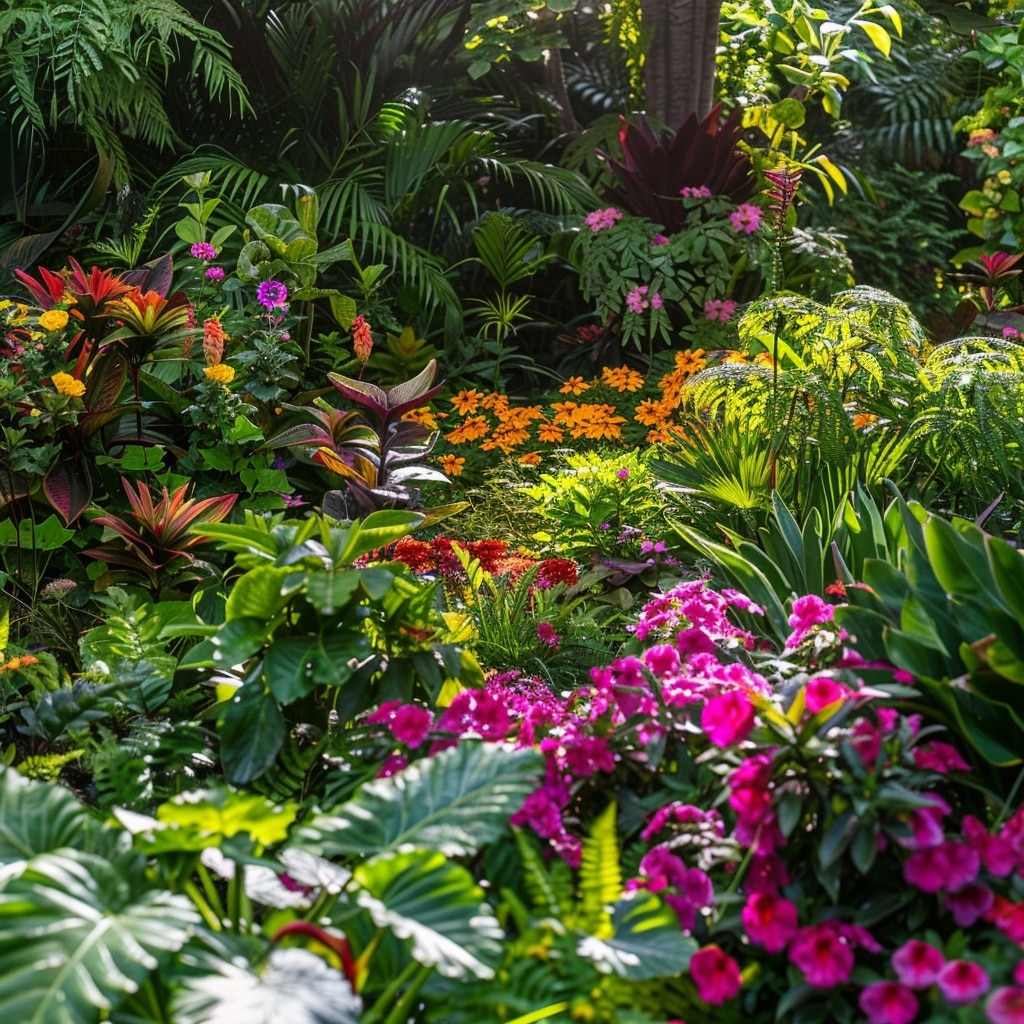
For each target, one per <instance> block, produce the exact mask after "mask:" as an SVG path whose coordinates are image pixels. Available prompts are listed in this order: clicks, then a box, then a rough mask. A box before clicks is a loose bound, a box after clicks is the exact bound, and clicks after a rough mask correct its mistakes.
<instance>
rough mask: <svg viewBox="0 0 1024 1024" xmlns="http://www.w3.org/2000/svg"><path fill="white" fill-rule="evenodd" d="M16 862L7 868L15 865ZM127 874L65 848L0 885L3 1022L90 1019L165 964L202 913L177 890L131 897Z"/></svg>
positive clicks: (83, 1023) (104, 1014)
mask: <svg viewBox="0 0 1024 1024" xmlns="http://www.w3.org/2000/svg"><path fill="white" fill-rule="evenodd" d="M12 867H14V866H12ZM124 876H125V872H124V870H123V868H122V866H120V865H115V864H113V863H111V862H110V861H108V860H105V859H104V858H102V857H97V856H94V855H92V854H87V853H80V852H78V851H76V850H70V849H67V848H65V849H62V850H59V851H55V852H52V853H43V854H40V855H38V856H36V857H33V858H32V859H31V860H29V861H28V862H27V863H25V864H24V865H22V866H21V871H20V873H18V874H16V875H14V876H13V877H10V876H8V877H7V879H6V881H5V883H4V884H3V887H2V889H0V1020H4V1021H12V1022H13V1021H18V1024H58V1022H59V1024H94V1022H96V1021H99V1020H100V1019H109V1016H108V1015H109V1013H110V1012H111V1011H112V1010H114V1009H116V1007H117V1006H118V1005H119V1004H120V1003H121V1002H122V1001H124V1000H125V999H127V998H128V997H129V996H131V995H133V994H134V993H135V992H136V991H137V990H138V988H139V986H140V985H141V984H142V983H143V981H145V979H146V977H147V975H149V974H150V973H151V972H153V971H157V970H160V969H161V968H162V967H164V966H165V965H166V963H167V961H168V960H169V959H170V957H171V955H172V954H173V953H174V952H176V951H177V950H179V949H180V948H181V947H182V946H183V945H184V944H185V943H186V942H187V941H188V939H189V936H190V934H191V931H192V929H193V928H194V927H195V926H196V925H198V924H199V923H200V918H199V915H198V913H197V912H196V910H195V908H194V907H193V906H192V904H191V902H190V901H189V900H188V899H187V898H186V897H184V896H176V895H173V894H171V893H168V892H155V891H151V892H147V893H145V894H144V895H142V896H141V897H134V896H133V894H132V892H131V888H130V885H129V882H128V881H127V880H126V878H125V877H124Z"/></svg>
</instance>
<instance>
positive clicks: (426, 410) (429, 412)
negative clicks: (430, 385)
mask: <svg viewBox="0 0 1024 1024" xmlns="http://www.w3.org/2000/svg"><path fill="white" fill-rule="evenodd" d="M402 419H403V420H408V421H409V422H411V423H419V424H420V426H422V427H426V428H427V430H437V416H436V415H435V414H434V410H433V409H431V408H430V406H429V405H421V406H420V407H419V408H418V409H410V410H409V411H408V412H407V413H406V414H405V415H404V416H403V417H402Z"/></svg>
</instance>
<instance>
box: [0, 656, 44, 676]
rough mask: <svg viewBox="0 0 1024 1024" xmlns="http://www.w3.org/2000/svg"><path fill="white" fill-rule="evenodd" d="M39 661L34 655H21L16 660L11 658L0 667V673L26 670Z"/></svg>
mask: <svg viewBox="0 0 1024 1024" xmlns="http://www.w3.org/2000/svg"><path fill="white" fill-rule="evenodd" d="M38 663H39V659H38V658H37V657H36V656H35V655H34V654H21V655H19V656H18V657H17V658H11V660H10V661H5V662H4V663H3V664H2V665H0V672H17V671H18V669H19V668H28V667H29V665H36V664H38Z"/></svg>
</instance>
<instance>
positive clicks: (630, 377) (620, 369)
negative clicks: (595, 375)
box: [601, 366, 644, 394]
mask: <svg viewBox="0 0 1024 1024" xmlns="http://www.w3.org/2000/svg"><path fill="white" fill-rule="evenodd" d="M601 383H602V384H607V385H608V386H609V387H611V388H615V390H616V391H618V392H619V393H620V394H621V393H622V392H623V391H629V392H633V391H639V390H640V389H641V388H642V387H643V386H644V375H643V374H642V373H641V372H640V371H639V370H634V369H631V368H630V367H628V366H616V367H611V366H606V367H605V368H604V369H603V370H602V371H601Z"/></svg>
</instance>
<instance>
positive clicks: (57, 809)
mask: <svg viewBox="0 0 1024 1024" xmlns="http://www.w3.org/2000/svg"><path fill="white" fill-rule="evenodd" d="M89 820H90V819H89V815H88V814H87V813H86V812H85V810H84V809H83V807H82V805H81V803H80V802H79V801H78V800H77V799H76V797H75V796H74V795H73V794H71V793H69V792H68V791H67V790H66V789H64V788H63V787H62V786H53V785H49V784H43V783H40V782H32V781H30V780H29V779H26V778H25V777H24V776H22V775H19V774H18V773H17V772H16V771H15V770H14V769H13V768H4V767H2V766H0V863H4V864H7V863H10V862H11V861H18V860H27V859H28V858H30V857H33V856H35V855H36V854H39V853H47V852H49V851H50V850H56V849H59V848H60V847H62V846H70V845H72V843H74V841H75V840H76V839H77V838H78V837H80V836H81V833H82V830H83V829H84V828H85V827H86V825H87V824H88V822H89Z"/></svg>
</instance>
